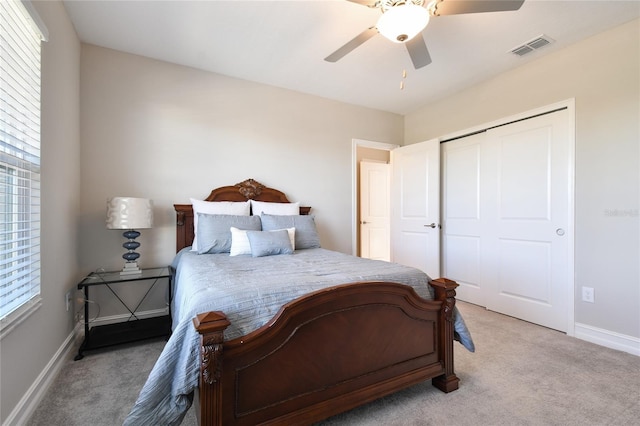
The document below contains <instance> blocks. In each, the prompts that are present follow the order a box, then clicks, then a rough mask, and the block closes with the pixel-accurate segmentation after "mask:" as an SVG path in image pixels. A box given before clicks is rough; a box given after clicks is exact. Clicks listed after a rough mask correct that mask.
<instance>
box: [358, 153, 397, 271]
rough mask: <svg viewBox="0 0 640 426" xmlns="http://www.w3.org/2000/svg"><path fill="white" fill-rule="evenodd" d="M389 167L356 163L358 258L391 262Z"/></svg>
mask: <svg viewBox="0 0 640 426" xmlns="http://www.w3.org/2000/svg"><path fill="white" fill-rule="evenodd" d="M390 185H391V176H390V165H389V164H386V163H373V162H370V161H361V162H360V255H361V257H366V258H369V259H376V260H386V261H387V262H388V261H389V260H391V245H390V232H391V231H390V209H389V195H390V190H391V188H390Z"/></svg>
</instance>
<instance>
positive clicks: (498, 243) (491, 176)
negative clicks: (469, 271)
mask: <svg viewBox="0 0 640 426" xmlns="http://www.w3.org/2000/svg"><path fill="white" fill-rule="evenodd" d="M567 116H568V112H567V110H562V111H558V112H555V113H553V114H547V115H543V116H540V117H535V118H531V119H528V120H524V121H520V122H516V123H513V124H509V125H507V126H502V127H497V128H495V129H491V130H489V131H488V132H487V142H486V158H487V162H486V163H485V165H486V167H484V170H483V172H481V176H482V179H484V180H485V183H484V185H483V188H485V189H484V190H483V191H485V192H483V194H482V201H481V203H482V204H481V209H483V210H484V211H485V212H486V217H487V221H486V222H487V223H486V226H487V239H486V243H487V247H486V249H487V250H488V251H489V252H490V253H491V258H492V259H493V262H485V263H483V265H482V266H483V271H482V277H483V279H485V280H487V281H488V282H490V283H491V286H489V287H488V288H490V289H491V291H490V292H489V293H488V294H487V308H488V309H491V310H494V311H497V312H501V313H504V314H507V315H511V316H515V317H518V318H521V319H524V320H527V321H530V322H533V323H536V324H540V325H544V326H546V327H550V328H553V329H556V330H560V331H567V329H568V306H567V303H568V299H569V291H570V289H569V285H568V283H569V271H568V265H569V244H570V239H569V237H570V236H569V235H568V234H567V232H568V230H569V227H570V225H571V220H572V219H571V218H570V217H569V211H570V209H569V203H570V184H571V179H570V170H572V168H571V166H570V152H571V150H570V146H571V145H570V143H571V140H570V133H569V126H568V123H569V120H568V119H567Z"/></svg>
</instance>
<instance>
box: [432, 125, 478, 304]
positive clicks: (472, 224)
mask: <svg viewBox="0 0 640 426" xmlns="http://www.w3.org/2000/svg"><path fill="white" fill-rule="evenodd" d="M485 139H486V133H485V132H482V133H478V134H476V135H472V136H467V137H465V138H462V139H457V140H455V141H452V142H446V143H443V144H442V146H441V149H442V221H443V222H442V223H443V233H442V268H443V271H442V272H443V274H444V276H445V277H447V278H450V279H452V280H455V281H456V282H457V283H458V284H459V285H460V286H459V287H458V288H457V289H456V297H457V298H458V299H460V300H464V301H465V302H470V303H474V304H476V305H480V306H487V302H486V298H487V290H486V288H485V287H484V283H485V282H486V280H485V279H483V277H482V269H481V267H480V265H481V264H482V256H481V255H482V252H481V248H482V241H481V238H482V229H483V228H482V221H481V219H483V218H484V215H481V213H480V184H481V177H480V170H481V153H482V146H483V142H484V141H485Z"/></svg>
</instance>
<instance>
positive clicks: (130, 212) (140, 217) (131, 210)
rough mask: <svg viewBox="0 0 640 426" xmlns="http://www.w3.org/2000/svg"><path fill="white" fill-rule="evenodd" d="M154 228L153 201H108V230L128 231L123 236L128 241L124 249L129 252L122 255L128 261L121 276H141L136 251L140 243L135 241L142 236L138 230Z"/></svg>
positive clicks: (120, 198) (144, 199) (143, 199)
mask: <svg viewBox="0 0 640 426" xmlns="http://www.w3.org/2000/svg"><path fill="white" fill-rule="evenodd" d="M152 226H153V201H151V200H149V199H147V198H132V197H114V198H111V199H110V200H108V201H107V228H108V229H126V231H125V232H124V233H123V234H122V235H123V236H124V237H125V238H126V239H127V241H126V242H125V243H124V244H122V247H124V248H125V249H127V252H126V253H125V254H123V255H122V258H123V259H124V260H126V262H125V264H124V268H123V269H122V272H120V275H130V274H139V273H141V272H142V271H141V270H140V268H138V262H137V260H138V258H139V257H140V253H137V252H136V249H137V248H138V247H140V243H139V242H137V241H135V239H136V238H138V237H139V236H140V232H138V231H136V229H148V228H151V227H152Z"/></svg>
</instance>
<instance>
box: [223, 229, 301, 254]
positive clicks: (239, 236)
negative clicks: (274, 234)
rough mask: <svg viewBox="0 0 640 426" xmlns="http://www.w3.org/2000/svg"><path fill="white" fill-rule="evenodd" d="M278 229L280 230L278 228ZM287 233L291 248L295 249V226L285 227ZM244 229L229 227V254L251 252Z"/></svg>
mask: <svg viewBox="0 0 640 426" xmlns="http://www.w3.org/2000/svg"><path fill="white" fill-rule="evenodd" d="M278 231H280V230H279V229H278ZM285 231H287V233H288V234H289V242H290V243H291V248H292V249H293V250H295V249H296V245H295V244H296V228H287V229H285ZM247 232H248V231H247V230H246V229H238V228H234V227H233V226H232V227H231V251H230V252H229V256H238V255H241V254H251V244H250V243H249V238H248V237H247Z"/></svg>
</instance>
